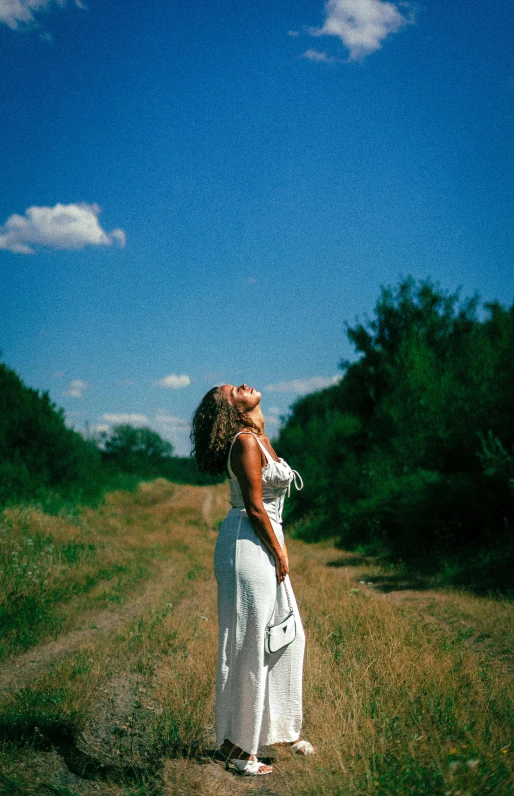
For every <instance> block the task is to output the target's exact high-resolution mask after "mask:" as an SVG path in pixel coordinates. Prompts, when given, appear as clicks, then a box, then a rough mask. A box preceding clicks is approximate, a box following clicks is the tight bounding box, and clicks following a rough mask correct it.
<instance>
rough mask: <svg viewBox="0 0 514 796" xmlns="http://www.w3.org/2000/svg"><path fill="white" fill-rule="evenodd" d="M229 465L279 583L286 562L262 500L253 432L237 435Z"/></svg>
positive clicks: (259, 458) (258, 455) (259, 462)
mask: <svg viewBox="0 0 514 796" xmlns="http://www.w3.org/2000/svg"><path fill="white" fill-rule="evenodd" d="M230 466H231V468H232V470H233V472H234V475H235V476H236V477H237V480H238V482H239V486H240V487H241V494H242V495H243V501H244V504H245V509H246V513H247V515H248V519H249V520H250V523H251V526H252V528H253V529H254V531H255V533H256V534H257V536H258V537H259V539H261V540H262V542H264V544H265V545H266V547H267V548H268V550H269V551H270V553H271V555H272V556H273V558H274V559H275V567H276V571H277V581H278V582H279V583H282V581H283V580H284V578H285V576H286V575H287V573H288V572H289V561H288V558H287V552H286V551H285V550H282V548H281V546H280V543H279V541H278V539H277V537H276V536H275V531H274V530H273V526H272V524H271V522H270V519H269V517H268V514H267V511H266V509H265V508H264V503H263V502H262V454H261V449H260V446H259V443H258V442H257V440H256V439H255V437H254V436H253V435H252V434H240V435H239V437H237V439H236V441H235V442H234V445H233V447H232V454H231V457H230Z"/></svg>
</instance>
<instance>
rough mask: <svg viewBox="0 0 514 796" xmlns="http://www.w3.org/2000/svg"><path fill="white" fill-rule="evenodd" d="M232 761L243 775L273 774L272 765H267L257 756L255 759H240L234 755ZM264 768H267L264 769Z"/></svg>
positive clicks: (260, 775) (259, 775)
mask: <svg viewBox="0 0 514 796" xmlns="http://www.w3.org/2000/svg"><path fill="white" fill-rule="evenodd" d="M231 762H232V765H233V766H234V768H235V770H236V771H237V773H238V774H241V775H242V776H243V777H262V776H264V775H265V774H271V773H272V771H273V769H272V768H271V766H267V765H266V764H265V763H263V762H262V761H261V760H258V759H257V758H255V759H254V760H240V759H239V758H237V757H233V758H232V760H231ZM263 768H264V769H266V770H265V771H263V770H262V769H263Z"/></svg>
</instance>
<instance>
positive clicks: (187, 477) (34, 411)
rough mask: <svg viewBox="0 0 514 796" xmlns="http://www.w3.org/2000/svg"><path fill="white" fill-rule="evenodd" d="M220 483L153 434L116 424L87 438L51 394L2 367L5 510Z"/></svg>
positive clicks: (0, 483)
mask: <svg viewBox="0 0 514 796" xmlns="http://www.w3.org/2000/svg"><path fill="white" fill-rule="evenodd" d="M157 477H164V478H168V479H169V480H172V481H178V482H181V483H193V484H205V483H212V482H213V480H216V479H213V478H212V477H211V476H208V475H205V474H203V473H200V472H199V471H198V470H197V468H196V466H195V464H194V462H193V460H192V459H190V458H188V457H176V456H174V455H173V446H172V445H171V443H170V442H167V441H166V440H163V439H162V438H161V437H160V436H159V434H157V433H156V432H155V431H153V430H151V429H150V428H133V427H132V426H130V425H119V426H114V427H113V429H112V430H111V432H110V433H109V434H103V435H102V436H101V437H100V438H98V439H86V438H84V436H82V434H80V433H78V432H77V431H75V430H74V429H71V428H68V426H66V423H65V417H64V410H63V409H60V408H58V407H57V406H56V405H55V404H54V403H53V402H52V401H51V400H50V397H49V395H48V393H46V392H42V393H41V392H40V391H38V390H35V389H32V388H31V387H27V386H26V385H25V384H24V383H23V382H22V380H21V379H20V377H19V376H18V375H17V373H16V372H15V371H14V370H12V369H11V368H9V367H7V366H6V365H5V364H2V363H0V505H6V504H7V503H16V502H23V501H34V500H35V501H41V502H43V503H45V505H47V506H49V505H51V504H52V502H53V503H55V505H59V503H60V501H62V500H64V501H69V502H73V503H79V502H84V503H88V502H92V501H95V500H97V499H99V498H100V497H101V495H102V494H103V493H104V491H105V490H106V489H111V488H117V487H126V486H131V485H133V484H135V483H137V481H138V480H141V479H143V478H148V479H149V478H157Z"/></svg>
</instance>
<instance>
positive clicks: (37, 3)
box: [0, 0, 86, 30]
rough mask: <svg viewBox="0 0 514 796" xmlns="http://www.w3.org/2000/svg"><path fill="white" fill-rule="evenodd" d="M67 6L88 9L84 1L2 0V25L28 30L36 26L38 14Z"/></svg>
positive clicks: (0, 4) (0, 13)
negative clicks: (55, 7) (53, 7)
mask: <svg viewBox="0 0 514 796" xmlns="http://www.w3.org/2000/svg"><path fill="white" fill-rule="evenodd" d="M66 5H72V6H75V8H81V9H85V8H86V6H85V5H84V3H83V2H82V0H71V2H67V0H0V23H3V24H4V25H7V26H8V27H9V28H11V30H26V29H27V28H28V27H33V26H34V25H36V16H35V15H36V14H38V13H40V12H43V11H50V9H51V8H52V6H58V7H59V8H64V7H65V6H66Z"/></svg>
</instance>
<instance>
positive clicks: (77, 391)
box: [64, 379, 89, 398]
mask: <svg viewBox="0 0 514 796" xmlns="http://www.w3.org/2000/svg"><path fill="white" fill-rule="evenodd" d="M87 389H89V384H87V382H85V381H82V379H73V381H70V383H69V384H68V389H67V390H66V391H65V393H64V395H69V396H70V398H82V397H83V395H84V393H85V391H86V390H87Z"/></svg>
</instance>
